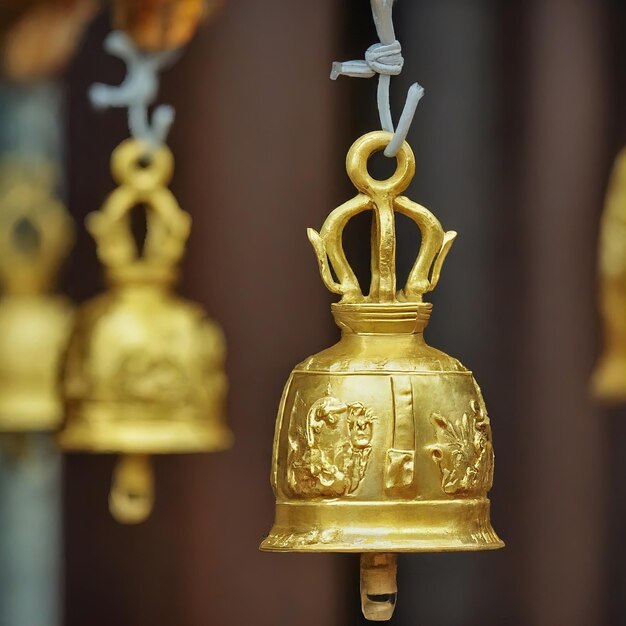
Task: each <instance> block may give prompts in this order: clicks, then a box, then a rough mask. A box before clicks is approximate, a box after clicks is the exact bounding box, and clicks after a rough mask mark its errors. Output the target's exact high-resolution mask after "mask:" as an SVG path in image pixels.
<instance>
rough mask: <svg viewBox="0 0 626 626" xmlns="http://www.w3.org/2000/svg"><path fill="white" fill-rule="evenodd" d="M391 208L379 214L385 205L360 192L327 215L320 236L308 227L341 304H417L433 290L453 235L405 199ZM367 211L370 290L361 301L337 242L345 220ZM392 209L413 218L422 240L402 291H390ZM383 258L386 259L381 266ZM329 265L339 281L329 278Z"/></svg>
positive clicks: (329, 285) (325, 276)
mask: <svg viewBox="0 0 626 626" xmlns="http://www.w3.org/2000/svg"><path fill="white" fill-rule="evenodd" d="M392 206H393V211H389V210H388V208H387V211H383V210H381V209H382V208H384V207H380V206H378V205H377V201H374V200H373V199H372V198H370V197H369V196H366V195H364V194H359V195H358V196H356V197H355V198H353V199H352V200H350V201H348V202H346V203H345V204H343V205H341V206H340V207H339V208H337V209H335V210H334V211H333V212H332V213H331V214H330V215H329V216H328V218H327V219H326V222H324V225H323V227H322V229H321V231H320V232H319V233H318V232H316V231H315V230H313V229H312V228H309V229H308V231H307V234H308V237H309V241H310V242H311V244H312V245H313V248H314V249H315V252H316V255H317V259H318V263H319V268H320V274H321V276H322V280H323V281H324V284H325V285H326V287H327V288H328V289H329V290H330V291H332V292H333V293H337V294H340V295H341V296H342V302H345V303H353V302H362V301H365V300H368V299H369V300H377V301H389V300H390V298H389V297H388V296H391V301H403V302H406V301H415V302H421V300H422V296H423V294H425V293H427V292H429V291H432V290H433V289H434V288H435V287H436V286H437V283H438V282H439V277H440V274H441V268H442V266H443V263H444V261H445V259H446V256H447V255H448V252H449V251H450V248H451V246H452V244H453V242H454V240H455V238H456V235H457V234H456V232H454V231H449V232H444V230H443V228H442V226H441V224H440V222H439V220H437V218H436V217H435V216H434V215H433V214H432V213H431V212H430V211H429V210H428V209H426V208H425V207H423V206H421V205H419V204H416V203H415V202H412V201H411V200H409V199H408V198H406V197H404V196H398V197H397V198H394V199H393V200H392ZM370 209H373V210H374V211H376V212H377V213H378V214H379V215H378V219H377V222H376V225H375V227H374V229H373V231H372V289H371V291H370V295H369V296H368V297H367V298H366V297H365V296H364V295H363V292H362V291H361V288H360V286H359V282H358V280H357V278H356V275H355V274H354V272H353V270H352V268H351V267H350V265H349V263H348V260H347V258H346V254H345V251H344V249H343V245H342V239H343V231H344V229H345V227H346V225H347V223H348V222H349V221H350V219H351V218H352V217H354V216H355V215H357V214H358V213H362V212H363V211H367V210H370ZM394 211H397V212H398V213H402V214H403V215H406V216H407V217H409V218H410V219H412V220H413V221H414V222H415V223H416V224H417V226H418V227H419V229H420V233H421V236H422V245H421V247H420V250H419V253H418V255H417V259H416V261H415V264H414V265H413V268H412V269H411V272H410V273H409V277H408V280H407V283H406V285H405V287H404V289H402V290H400V291H397V292H396V290H395V289H396V288H395V272H396V268H395V236H396V235H395V220H394V219H393V213H394ZM383 213H388V215H386V216H385V217H386V220H385V221H386V222H388V223H385V224H382V225H381V216H382V215H383ZM381 228H382V230H381ZM381 251H382V252H381ZM383 255H384V256H385V260H384V262H383V259H382V257H383ZM383 265H384V268H383ZM331 267H332V270H334V272H335V275H336V276H337V278H338V282H337V281H335V280H334V278H333V275H332V271H331ZM381 275H384V279H385V282H384V284H383V283H381ZM390 286H391V287H390ZM385 287H386V288H387V289H389V288H391V289H392V293H391V294H387V297H386V296H385V293H384V290H385V289H384V288H385Z"/></svg>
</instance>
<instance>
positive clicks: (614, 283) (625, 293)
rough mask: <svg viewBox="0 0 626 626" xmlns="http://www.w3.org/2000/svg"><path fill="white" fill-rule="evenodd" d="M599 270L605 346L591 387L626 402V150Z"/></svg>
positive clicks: (606, 218) (611, 194) (603, 230)
mask: <svg viewBox="0 0 626 626" xmlns="http://www.w3.org/2000/svg"><path fill="white" fill-rule="evenodd" d="M599 274H600V276H599V277H600V294H599V295H600V313H601V316H602V322H603V334H604V349H603V352H602V354H601V356H600V360H599V362H598V364H597V366H596V370H595V372H594V374H593V378H592V387H593V391H594V394H595V395H596V396H597V397H598V398H599V399H601V400H605V401H607V402H615V403H617V402H626V151H623V152H622V153H621V154H620V155H619V156H618V158H617V161H616V162H615V167H614V170H613V175H612V177H611V182H610V185H609V190H608V193H607V199H606V206H605V209H604V213H603V215H602V222H601V225H600V247H599Z"/></svg>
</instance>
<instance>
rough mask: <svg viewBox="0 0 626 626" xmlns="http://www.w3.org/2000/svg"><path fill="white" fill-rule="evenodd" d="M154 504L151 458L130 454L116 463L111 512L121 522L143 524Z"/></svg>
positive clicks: (110, 503) (110, 498) (110, 499)
mask: <svg viewBox="0 0 626 626" xmlns="http://www.w3.org/2000/svg"><path fill="white" fill-rule="evenodd" d="M153 506H154V476H153V472H152V464H151V462H150V457H149V456H147V455H145V454H128V455H125V456H123V457H122V458H121V459H119V461H118V462H117V465H116V466H115V470H114V471H113V482H112V485H111V493H110V495H109V510H110V511H111V515H113V517H114V518H115V519H116V520H117V521H118V522H120V523H121V524H140V523H141V522H144V521H145V520H146V519H148V517H149V516H150V513H151V512H152V508H153Z"/></svg>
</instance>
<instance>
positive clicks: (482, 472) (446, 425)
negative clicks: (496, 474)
mask: <svg viewBox="0 0 626 626" xmlns="http://www.w3.org/2000/svg"><path fill="white" fill-rule="evenodd" d="M470 407H471V412H470V413H469V415H468V414H467V413H464V414H463V417H461V419H460V420H459V421H458V422H456V423H455V422H453V421H451V420H449V419H447V418H445V417H443V416H442V415H440V414H439V413H434V414H433V416H432V420H433V422H434V424H435V427H436V432H437V444H435V445H433V446H429V449H430V450H431V453H432V458H433V461H434V462H435V463H436V464H437V465H438V466H439V469H440V470H441V487H442V489H443V490H444V492H445V493H447V494H460V495H468V496H475V495H480V494H485V493H487V492H488V491H489V490H490V489H491V486H492V484H493V468H494V453H493V445H492V443H491V425H490V422H489V418H488V417H487V415H486V414H485V412H484V409H483V408H482V406H481V405H480V404H479V402H478V401H476V400H472V401H471V403H470Z"/></svg>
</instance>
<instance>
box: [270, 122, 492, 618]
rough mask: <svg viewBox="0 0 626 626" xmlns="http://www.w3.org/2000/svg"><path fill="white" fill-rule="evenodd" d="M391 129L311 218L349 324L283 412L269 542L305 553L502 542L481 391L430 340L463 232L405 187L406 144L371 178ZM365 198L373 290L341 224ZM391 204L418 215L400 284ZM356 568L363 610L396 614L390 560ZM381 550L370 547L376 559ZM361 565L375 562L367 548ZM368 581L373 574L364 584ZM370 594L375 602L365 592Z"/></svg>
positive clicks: (298, 381) (360, 144) (409, 171)
mask: <svg viewBox="0 0 626 626" xmlns="http://www.w3.org/2000/svg"><path fill="white" fill-rule="evenodd" d="M390 139H391V134H389V133H385V132H375V133H370V134H368V135H365V136H364V137H361V138H360V139H359V140H357V142H356V143H355V144H354V145H353V146H352V148H351V149H350V152H349V154H348V158H347V171H348V175H349V176H350V179H351V180H352V182H353V183H354V185H355V186H356V188H357V189H358V191H359V194H358V195H357V196H356V197H355V198H353V199H352V200H350V201H348V202H347V203H345V204H344V205H342V206H341V207H339V208H338V209H336V210H335V211H333V212H332V213H331V214H330V215H329V217H328V219H327V220H326V222H325V223H324V225H323V227H322V229H321V231H320V232H319V233H318V232H316V231H314V230H312V229H309V232H308V235H309V240H310V241H311V243H312V245H313V247H314V249H315V252H316V255H317V258H318V262H319V267H320V273H321V275H322V279H323V280H324V283H325V284H326V286H327V287H328V289H330V290H331V291H333V292H334V293H337V294H339V295H340V296H341V299H340V301H339V302H338V303H336V304H333V305H332V310H333V315H334V317H335V321H336V323H337V325H338V326H339V327H340V329H341V332H342V334H341V339H340V341H339V343H337V344H335V345H334V346H332V347H330V348H328V349H327V350H324V351H323V352H320V353H319V354H316V355H315V356H312V357H309V358H308V359H306V360H305V361H303V362H302V363H300V364H299V365H297V366H296V368H295V369H294V371H293V372H292V374H291V376H290V378H289V381H288V382H287V385H286V387H285V391H284V393H283V398H282V401H281V405H280V408H279V411H278V418H277V425H276V435H275V440H274V457H273V464H272V486H273V489H274V493H275V495H276V499H277V505H276V518H275V523H274V526H273V527H272V529H271V531H270V534H269V536H268V537H267V539H266V540H265V541H264V542H263V543H262V545H261V549H263V550H271V551H298V552H357V553H371V554H376V553H378V554H379V555H383V556H384V555H389V554H393V553H396V552H433V551H458V550H489V549H495V548H500V547H502V546H503V543H502V541H501V540H500V539H499V538H498V536H497V535H496V533H495V532H494V530H493V528H492V527H491V523H490V520H489V500H488V498H487V493H488V491H489V489H490V488H491V484H492V481H493V466H494V453H493V446H492V442H491V427H490V423H489V418H488V417H487V411H486V408H485V404H484V402H483V398H482V395H481V393H480V389H479V388H478V385H477V384H476V381H475V380H474V377H473V376H472V374H471V372H470V371H468V370H467V369H466V368H465V367H463V365H461V363H459V362H458V361H457V360H456V359H454V358H452V357H450V356H448V355H447V354H444V353H443V352H441V351H439V350H436V349H435V348H432V347H430V346H429V345H427V344H426V342H425V340H424V336H423V331H424V329H425V328H426V326H427V324H428V320H429V318H430V313H431V309H432V306H431V305H430V304H427V303H425V302H423V295H424V294H425V293H427V292H429V291H431V290H433V289H434V288H435V287H436V285H437V282H438V280H439V274H440V271H441V267H442V264H443V262H444V260H445V257H446V255H447V253H448V251H449V249H450V246H451V245H452V243H453V241H454V238H455V236H456V233H454V232H445V231H444V230H443V229H442V227H441V224H440V223H439V222H438V220H437V219H436V218H435V217H434V216H433V214H432V213H430V211H428V210H427V209H425V208H424V207H422V206H420V205H418V204H415V203H414V202H412V201H410V200H409V199H408V198H406V197H404V196H401V195H400V194H401V193H402V192H403V191H404V190H405V189H406V188H407V186H408V185H409V183H410V182H411V180H412V178H413V176H414V173H415V160H414V156H413V152H412V151H411V149H410V147H409V146H408V144H406V143H405V144H404V146H403V147H402V149H401V151H400V153H399V155H398V163H397V169H396V172H395V173H394V174H393V175H392V177H391V178H389V179H388V180H386V181H378V180H374V179H373V178H372V177H371V176H370V175H369V173H368V170H367V163H368V160H369V158H370V157H371V155H372V154H373V153H374V152H377V151H379V150H382V149H384V147H385V146H386V145H387V144H388V142H389V140H390ZM368 210H371V211H372V212H373V215H374V217H373V220H372V237H371V246H372V266H371V273H372V281H371V286H370V290H369V293H368V294H364V293H363V292H362V291H361V287H360V285H359V282H358V280H357V278H356V276H355V274H354V272H353V270H352V268H351V267H350V265H349V264H348V261H347V259H346V256H345V253H344V250H343V247H342V234H343V230H344V228H345V226H346V224H347V223H348V221H349V220H350V219H351V218H352V217H354V216H355V215H356V214H357V213H360V212H362V211H368ZM395 212H400V213H402V214H404V215H406V216H408V217H410V218H411V219H412V220H414V221H415V222H416V223H417V225H418V227H419V229H420V231H421V235H422V243H421V247H420V250H419V253H418V254H417V258H416V261H415V264H414V266H413V268H412V270H411V272H410V274H409V277H408V280H407V283H406V285H404V286H403V287H401V288H399V287H398V286H397V285H396V267H395V263H396V260H395V246H396V233H395ZM378 560H379V561H380V563H378V564H376V568H377V569H376V572H377V574H376V576H369V575H367V572H365V573H362V583H363V585H364V586H363V588H362V597H363V598H364V600H363V610H364V614H365V616H366V617H367V618H368V619H372V620H376V621H380V620H386V619H389V618H390V616H391V613H392V612H393V605H394V604H395V595H394V597H393V602H392V599H391V597H387V596H388V594H383V595H382V596H381V597H383V598H384V599H383V600H380V602H382V605H380V604H379V605H377V604H376V602H377V601H378V600H376V598H377V597H379V596H380V595H381V594H378V593H376V589H377V585H378V583H377V582H376V581H379V582H380V581H381V580H382V581H384V585H386V586H387V587H389V586H390V584H391V582H390V581H391V580H392V579H394V580H395V559H393V558H380V559H378ZM374 561H376V559H374ZM362 566H363V567H364V568H365V570H367V569H368V568H371V567H373V565H372V561H371V559H370V560H368V559H365V560H364V561H363V562H362ZM364 581H365V582H364ZM370 596H371V597H373V598H374V601H368V600H367V598H368V597H370Z"/></svg>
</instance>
